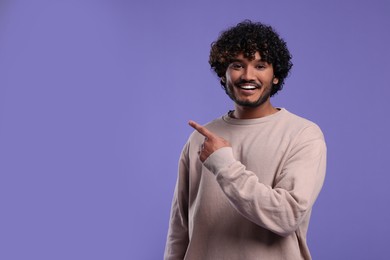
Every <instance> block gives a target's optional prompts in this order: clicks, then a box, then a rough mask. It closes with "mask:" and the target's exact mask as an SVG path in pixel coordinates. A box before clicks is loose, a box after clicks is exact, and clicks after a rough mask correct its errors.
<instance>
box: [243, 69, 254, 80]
mask: <svg viewBox="0 0 390 260" xmlns="http://www.w3.org/2000/svg"><path fill="white" fill-rule="evenodd" d="M241 79H242V80H247V81H251V80H256V77H255V71H254V68H252V67H251V66H247V67H246V68H245V69H244V70H243V72H242V75H241Z"/></svg>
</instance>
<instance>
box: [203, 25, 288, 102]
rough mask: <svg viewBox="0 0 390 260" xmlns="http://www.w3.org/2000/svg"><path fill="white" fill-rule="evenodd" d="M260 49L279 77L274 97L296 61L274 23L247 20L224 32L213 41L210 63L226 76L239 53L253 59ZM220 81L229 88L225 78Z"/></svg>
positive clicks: (219, 74) (273, 91) (274, 86)
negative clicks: (274, 27) (292, 59)
mask: <svg viewBox="0 0 390 260" xmlns="http://www.w3.org/2000/svg"><path fill="white" fill-rule="evenodd" d="M256 52H259V53H260V55H261V59H262V60H263V61H266V62H268V63H270V64H272V66H273V69H274V74H275V77H276V78H277V79H278V80H279V81H278V83H277V84H274V85H273V86H272V90H271V96H273V95H274V94H276V93H277V92H278V91H279V90H281V89H282V87H283V84H284V80H285V78H286V77H287V76H288V74H289V71H290V69H291V67H292V65H293V64H292V62H291V54H290V52H289V50H288V49H287V44H286V42H285V41H284V40H283V39H282V38H281V37H280V36H279V35H278V33H277V32H276V31H275V30H274V29H273V28H272V27H271V26H268V25H265V24H262V23H259V22H257V23H255V22H252V21H250V20H245V21H242V22H240V23H238V24H237V25H236V26H234V27H231V28H229V29H227V30H226V31H223V32H222V33H221V34H220V36H219V38H218V39H217V41H215V42H213V43H212V44H211V50H210V57H209V64H210V66H211V68H212V69H213V70H214V72H215V73H216V74H217V75H218V77H220V78H222V77H224V76H225V73H226V70H227V68H228V66H229V64H230V63H231V62H232V61H233V60H234V59H235V58H236V57H237V55H239V54H241V53H242V54H243V55H244V57H245V58H247V59H250V60H252V59H254V57H255V54H256ZM220 83H221V85H222V86H223V87H224V88H225V87H226V86H225V83H224V82H223V81H222V79H221V81H220Z"/></svg>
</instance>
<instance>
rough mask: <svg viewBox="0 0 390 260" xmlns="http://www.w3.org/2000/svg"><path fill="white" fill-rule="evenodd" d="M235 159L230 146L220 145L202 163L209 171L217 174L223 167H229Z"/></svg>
mask: <svg viewBox="0 0 390 260" xmlns="http://www.w3.org/2000/svg"><path fill="white" fill-rule="evenodd" d="M235 161H236V159H235V158H234V156H233V149H232V147H222V148H220V149H218V150H216V151H215V152H213V153H212V154H211V155H210V156H209V157H208V158H207V159H206V161H204V162H203V165H204V166H205V167H206V168H207V169H208V170H209V171H211V172H212V173H213V174H214V175H217V174H218V172H219V171H221V170H222V169H223V168H226V167H229V166H230V165H231V164H232V163H234V162H235Z"/></svg>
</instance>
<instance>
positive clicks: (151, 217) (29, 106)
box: [0, 0, 390, 260]
mask: <svg viewBox="0 0 390 260" xmlns="http://www.w3.org/2000/svg"><path fill="white" fill-rule="evenodd" d="M389 13H390V2H389V1H387V0H382V1H380V0H370V1H369V0H367V1H335V0H332V1H299V0H298V1H272V2H271V1H259V0H257V1H249V0H242V1H231V0H223V1H222V0H218V1H185V0H183V1H178V0H177V1H174V0H166V1H150V0H145V1H115V0H111V1H109V0H106V1H75V0H70V1H65V0H64V1H59V0H58V1H54V0H52V1H49V0H47V1H43V0H36V1H27V0H26V1H22V0H15V1H11V0H8V1H7V0H0V259H4V260H13V259H39V260H44V259H58V260H62V259H136V260H138V259H151V260H153V259H162V255H163V250H164V245H165V237H166V232H167V228H168V218H169V211H170V203H171V198H172V194H173V189H174V185H175V180H176V166H177V160H178V157H179V154H180V151H181V149H182V146H183V145H184V143H185V142H186V139H187V137H188V135H189V134H190V133H191V131H192V130H191V129H190V127H188V126H187V121H188V120H189V119H194V120H196V121H198V122H200V123H206V122H208V121H210V120H212V119H214V118H216V117H219V116H221V115H222V114H224V113H226V112H227V111H228V110H229V109H231V108H232V104H231V101H230V100H229V99H228V98H227V97H226V96H225V94H224V92H223V91H222V90H221V88H220V87H219V84H218V79H217V78H216V76H214V74H213V73H212V72H211V71H210V69H209V66H208V63H207V60H208V53H209V47H210V43H211V42H212V41H214V40H215V39H216V38H217V36H218V34H219V32H220V31H222V30H223V29H225V28H227V27H228V26H232V25H234V24H236V23H237V22H239V21H241V20H243V19H246V18H249V19H252V20H256V21H263V22H265V23H268V24H271V25H272V26H274V27H275V28H276V30H277V31H278V32H279V33H280V34H281V35H282V37H283V38H284V39H285V40H286V41H287V43H288V46H289V48H290V50H291V52H292V54H293V62H294V67H293V70H292V74H291V76H290V77H289V78H288V79H287V80H286V84H285V88H284V90H283V91H282V92H281V93H280V94H279V95H277V96H276V97H275V98H274V99H273V103H274V104H275V105H277V106H280V107H285V108H287V109H288V110H290V111H291V112H294V113H296V114H299V115H301V116H303V117H306V118H308V119H310V120H313V121H315V122H316V123H318V124H319V125H320V126H321V128H322V129H323V132H324V134H325V136H326V139H327V144H328V158H329V159H328V170H327V177H326V181H325V185H324V188H323V190H322V193H321V194H320V197H319V199H318V201H317V203H316V204H315V207H314V212H313V215H312V221H311V225H310V229H309V234H308V240H309V246H310V248H311V252H312V255H313V258H314V259H389V248H388V247H389V242H388V234H389V233H390V224H389V220H390V210H389V205H390V203H389V202H390V188H389V182H390V177H389V176H390V172H389V166H388V163H389V148H390V140H389V132H390V124H389V123H390V119H389V118H390V117H389V115H388V111H389V107H388V100H389V98H390V91H389V81H388V75H389V73H390V61H389V60H390V52H389V46H390V30H389V28H390V16H389Z"/></svg>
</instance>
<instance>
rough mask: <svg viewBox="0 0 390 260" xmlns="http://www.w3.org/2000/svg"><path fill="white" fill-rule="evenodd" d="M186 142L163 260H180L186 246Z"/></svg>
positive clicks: (187, 239) (181, 158)
mask: <svg viewBox="0 0 390 260" xmlns="http://www.w3.org/2000/svg"><path fill="white" fill-rule="evenodd" d="M187 154H188V144H187V145H186V146H185V147H184V149H183V151H182V154H181V157H180V160H179V167H178V168H179V169H178V177H177V181H176V187H175V192H174V195H173V200H172V207H171V215H170V221H169V229H168V236H167V242H166V246H165V253H164V260H176V259H177V260H179V259H180V260H182V259H184V255H185V253H186V251H187V247H188V242H189V238H188V161H187Z"/></svg>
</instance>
